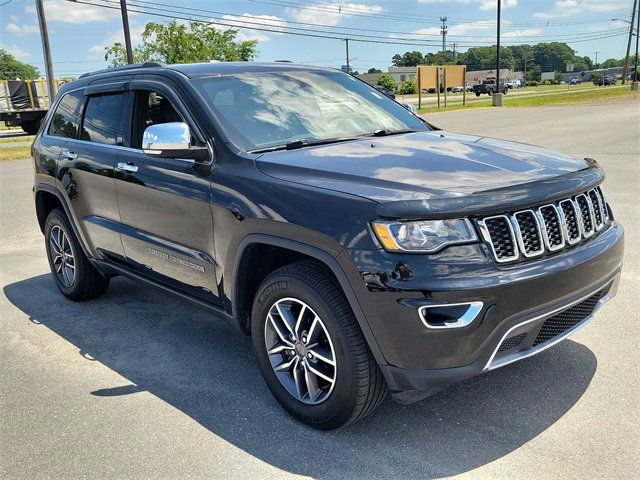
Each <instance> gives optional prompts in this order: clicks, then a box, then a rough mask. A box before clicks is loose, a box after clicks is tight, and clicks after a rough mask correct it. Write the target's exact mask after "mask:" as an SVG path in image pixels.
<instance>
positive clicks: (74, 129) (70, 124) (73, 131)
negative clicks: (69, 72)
mask: <svg viewBox="0 0 640 480" xmlns="http://www.w3.org/2000/svg"><path fill="white" fill-rule="evenodd" d="M83 99H84V91H83V90H77V91H75V92H71V93H67V94H66V95H65V96H63V97H62V99H61V100H60V103H59V104H58V106H57V108H56V111H55V112H54V113H53V117H52V119H51V125H50V126H49V135H55V136H56V137H66V138H77V136H78V124H79V123H80V107H81V106H82V100H83Z"/></svg>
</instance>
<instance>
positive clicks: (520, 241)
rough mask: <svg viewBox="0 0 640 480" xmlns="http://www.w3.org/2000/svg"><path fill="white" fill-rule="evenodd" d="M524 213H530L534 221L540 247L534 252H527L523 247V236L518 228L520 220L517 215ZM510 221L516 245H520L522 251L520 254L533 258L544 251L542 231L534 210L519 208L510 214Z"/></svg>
mask: <svg viewBox="0 0 640 480" xmlns="http://www.w3.org/2000/svg"><path fill="white" fill-rule="evenodd" d="M525 213H530V214H531V216H532V217H533V221H534V222H535V223H536V233H537V234H538V240H539V241H540V249H539V250H536V251H534V252H531V253H529V252H527V250H526V248H525V244H524V238H523V236H522V229H521V228H520V222H519V221H518V215H522V214H525ZM511 218H512V223H513V229H514V231H515V236H516V239H517V241H518V247H520V251H521V252H522V255H524V256H525V257H527V258H534V257H539V256H540V255H542V254H543V253H544V239H543V238H542V233H541V230H542V228H541V225H540V222H539V221H538V217H537V215H536V212H534V211H533V210H530V209H529V210H520V211H518V212H516V213H514V214H513V215H512V216H511Z"/></svg>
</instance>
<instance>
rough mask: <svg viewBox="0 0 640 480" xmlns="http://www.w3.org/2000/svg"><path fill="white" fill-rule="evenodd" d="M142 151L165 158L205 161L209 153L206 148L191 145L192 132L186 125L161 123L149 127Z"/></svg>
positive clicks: (143, 137)
mask: <svg viewBox="0 0 640 480" xmlns="http://www.w3.org/2000/svg"><path fill="white" fill-rule="evenodd" d="M142 151H143V152H144V153H146V154H147V155H151V156H154V157H163V158H189V159H193V160H196V161H203V160H205V159H206V158H207V155H208V153H209V151H208V149H207V148H206V147H196V146H192V145H191V132H190V131H189V127H188V126H187V124H186V123H182V122H169V123H159V124H157V125H151V126H149V127H147V128H146V129H145V131H144V134H143V135H142Z"/></svg>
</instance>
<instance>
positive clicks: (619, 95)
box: [420, 87, 640, 113]
mask: <svg viewBox="0 0 640 480" xmlns="http://www.w3.org/2000/svg"><path fill="white" fill-rule="evenodd" d="M638 99H640V93H639V92H632V91H631V90H630V89H629V88H628V87H626V88H599V89H593V88H590V89H586V90H576V91H566V92H563V93H558V92H557V91H556V92H549V94H548V95H535V96H523V97H516V96H513V97H511V96H509V95H508V94H507V95H506V96H504V97H503V104H504V106H505V107H541V106H547V105H571V104H581V103H600V102H607V101H612V100H628V101H637V100H638ZM490 106H491V98H490V97H489V96H483V97H481V98H480V99H474V100H473V101H469V99H467V106H466V107H463V106H462V103H456V104H454V105H450V106H448V107H447V108H446V109H445V108H442V109H440V110H438V107H437V106H436V105H429V106H427V107H425V108H422V109H420V113H435V112H446V111H449V110H459V109H462V108H485V107H490Z"/></svg>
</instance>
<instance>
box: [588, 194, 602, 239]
mask: <svg viewBox="0 0 640 480" xmlns="http://www.w3.org/2000/svg"><path fill="white" fill-rule="evenodd" d="M592 192H593V196H594V197H595V199H596V201H597V202H598V204H597V205H596V204H594V203H593V199H592V198H591V193H592ZM587 198H588V199H589V200H591V205H592V206H593V217H594V219H595V221H596V222H595V226H596V232H599V231H600V230H602V229H603V228H604V224H605V220H604V212H603V210H602V200H601V199H600V195H598V192H597V190H596V189H595V188H593V189H591V190H589V191H588V192H587ZM596 208H597V209H598V211H599V212H600V223H598V217H596V214H595V212H596Z"/></svg>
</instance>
